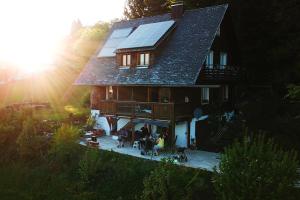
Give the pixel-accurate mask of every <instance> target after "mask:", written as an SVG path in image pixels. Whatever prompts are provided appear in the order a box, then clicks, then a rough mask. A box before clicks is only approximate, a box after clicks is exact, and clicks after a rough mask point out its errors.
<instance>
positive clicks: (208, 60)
mask: <svg viewBox="0 0 300 200" xmlns="http://www.w3.org/2000/svg"><path fill="white" fill-rule="evenodd" d="M205 64H206V66H207V68H209V69H212V68H213V65H214V51H209V53H208V55H207V56H206V60H205Z"/></svg>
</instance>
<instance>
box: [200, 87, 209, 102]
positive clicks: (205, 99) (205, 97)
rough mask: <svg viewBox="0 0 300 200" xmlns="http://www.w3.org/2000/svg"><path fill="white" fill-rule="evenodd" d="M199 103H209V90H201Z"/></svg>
mask: <svg viewBox="0 0 300 200" xmlns="http://www.w3.org/2000/svg"><path fill="white" fill-rule="evenodd" d="M201 102H202V103H203V104H205V103H209V88H201Z"/></svg>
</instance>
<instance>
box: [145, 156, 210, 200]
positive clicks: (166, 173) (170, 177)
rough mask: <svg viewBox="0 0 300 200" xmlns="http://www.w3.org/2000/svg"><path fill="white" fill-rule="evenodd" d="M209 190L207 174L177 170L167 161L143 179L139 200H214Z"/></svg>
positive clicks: (171, 161)
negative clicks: (201, 199)
mask: <svg viewBox="0 0 300 200" xmlns="http://www.w3.org/2000/svg"><path fill="white" fill-rule="evenodd" d="M211 188H212V186H211V183H210V177H209V175H208V173H205V172H204V171H201V170H187V169H184V168H178V166H176V165H174V161H173V160H172V159H167V160H163V161H162V162H161V163H160V164H159V166H158V167H156V168H155V169H154V170H153V171H152V172H151V173H150V175H149V176H148V177H146V178H145V179H144V190H143V194H142V196H141V199H145V200H154V199H155V200H156V199H159V200H164V199H168V200H171V199H184V200H191V199H199V197H201V198H203V199H214V195H213V192H212V190H211Z"/></svg>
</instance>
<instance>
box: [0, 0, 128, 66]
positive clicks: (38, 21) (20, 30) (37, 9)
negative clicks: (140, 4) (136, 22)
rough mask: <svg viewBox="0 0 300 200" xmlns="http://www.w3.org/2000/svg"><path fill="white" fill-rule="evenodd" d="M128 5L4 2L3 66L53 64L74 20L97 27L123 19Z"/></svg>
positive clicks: (0, 28) (76, 0) (92, 0)
mask: <svg viewBox="0 0 300 200" xmlns="http://www.w3.org/2000/svg"><path fill="white" fill-rule="evenodd" d="M124 5H125V0H107V1H104V0H0V62H1V61H2V62H3V61H5V62H14V63H16V64H18V65H23V66H25V64H26V65H30V66H33V65H40V64H42V62H43V63H47V62H50V61H51V60H53V58H52V55H53V51H54V50H55V48H57V45H58V44H59V41H60V40H61V38H62V37H63V36H65V35H67V34H68V33H69V31H70V27H71V24H72V21H73V20H76V19H80V21H81V22H82V24H83V25H93V24H95V23H96V22H98V21H110V20H112V19H115V18H121V17H122V16H123V9H124Z"/></svg>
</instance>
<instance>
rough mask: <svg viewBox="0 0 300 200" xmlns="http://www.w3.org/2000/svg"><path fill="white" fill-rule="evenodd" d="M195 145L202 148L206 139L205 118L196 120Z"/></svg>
mask: <svg viewBox="0 0 300 200" xmlns="http://www.w3.org/2000/svg"><path fill="white" fill-rule="evenodd" d="M195 132H196V146H197V148H203V147H204V145H205V141H206V140H207V139H208V138H207V137H208V132H207V120H200V121H197V122H196V131H195Z"/></svg>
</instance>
